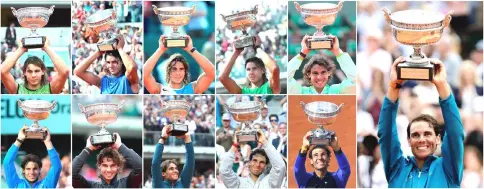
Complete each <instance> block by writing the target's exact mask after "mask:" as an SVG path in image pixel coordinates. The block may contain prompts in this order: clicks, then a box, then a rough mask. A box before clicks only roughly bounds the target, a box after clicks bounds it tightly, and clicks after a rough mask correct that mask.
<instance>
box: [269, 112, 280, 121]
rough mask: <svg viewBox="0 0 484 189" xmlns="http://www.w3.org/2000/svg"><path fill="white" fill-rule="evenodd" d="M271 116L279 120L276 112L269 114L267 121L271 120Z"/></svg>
mask: <svg viewBox="0 0 484 189" xmlns="http://www.w3.org/2000/svg"><path fill="white" fill-rule="evenodd" d="M272 117H275V118H276V119H277V121H279V116H277V115H276V114H271V115H269V121H270V120H271V118H272Z"/></svg>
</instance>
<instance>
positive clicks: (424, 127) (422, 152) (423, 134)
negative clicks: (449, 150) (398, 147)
mask: <svg viewBox="0 0 484 189" xmlns="http://www.w3.org/2000/svg"><path fill="white" fill-rule="evenodd" d="M408 143H409V144H410V146H411V147H412V153H413V155H414V156H415V158H417V159H420V160H425V158H427V157H428V156H430V155H432V154H433V153H434V152H435V150H436V149H437V145H438V144H439V143H440V136H437V135H436V134H435V131H434V128H432V126H431V125H430V124H429V123H428V122H425V121H416V122H414V123H412V125H410V138H409V139H408Z"/></svg>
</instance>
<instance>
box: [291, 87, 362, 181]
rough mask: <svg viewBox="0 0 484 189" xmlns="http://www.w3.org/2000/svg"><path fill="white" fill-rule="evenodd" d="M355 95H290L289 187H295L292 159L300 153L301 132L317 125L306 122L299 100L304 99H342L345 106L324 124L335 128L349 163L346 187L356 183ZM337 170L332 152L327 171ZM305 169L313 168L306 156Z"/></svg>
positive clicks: (307, 101) (302, 133) (339, 100)
mask: <svg viewBox="0 0 484 189" xmlns="http://www.w3.org/2000/svg"><path fill="white" fill-rule="evenodd" d="M355 99H356V97H355V96H354V95H345V96H343V95H324V96H302V95H298V96H296V95H290V96H289V107H288V110H289V117H288V134H289V151H288V155H289V159H288V161H289V162H288V164H289V167H288V175H287V176H288V177H289V188H297V184H296V180H295V177H294V169H293V168H294V161H295V160H296V156H297V154H298V153H299V149H300V148H301V145H302V138H303V136H304V135H305V134H306V133H307V132H308V131H309V130H311V129H314V128H316V126H315V125H313V124H311V123H309V121H308V120H307V117H306V114H305V113H304V111H303V109H302V107H301V105H300V104H299V102H300V101H303V102H305V103H309V102H313V101H328V102H332V103H335V104H337V105H339V104H341V103H344V104H345V105H344V107H343V109H342V110H341V112H340V113H339V114H338V116H337V118H336V122H335V123H334V124H333V125H331V126H329V127H325V128H326V129H328V130H332V131H335V132H336V135H337V136H338V140H339V145H340V147H341V149H342V150H343V152H344V153H345V155H346V157H347V158H348V161H349V162H350V166H351V175H350V178H349V180H348V183H347V184H346V187H347V188H355V187H356V100H355ZM336 170H338V163H337V162H336V158H335V157H334V154H331V162H330V164H329V168H328V171H330V172H334V171H336ZM306 171H308V172H313V171H314V169H313V168H312V167H311V164H310V161H309V159H306Z"/></svg>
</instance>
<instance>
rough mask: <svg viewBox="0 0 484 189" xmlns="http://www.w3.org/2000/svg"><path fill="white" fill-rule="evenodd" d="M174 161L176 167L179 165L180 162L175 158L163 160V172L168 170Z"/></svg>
mask: <svg viewBox="0 0 484 189" xmlns="http://www.w3.org/2000/svg"><path fill="white" fill-rule="evenodd" d="M172 163H173V164H175V166H176V167H178V163H177V162H176V160H174V159H169V160H165V161H163V163H161V172H162V173H164V172H166V170H167V169H168V166H169V165H170V164H172Z"/></svg>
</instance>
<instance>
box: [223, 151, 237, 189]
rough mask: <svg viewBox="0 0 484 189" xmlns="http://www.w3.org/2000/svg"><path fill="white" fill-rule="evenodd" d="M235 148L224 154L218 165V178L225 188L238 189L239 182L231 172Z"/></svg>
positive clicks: (232, 171)
mask: <svg viewBox="0 0 484 189" xmlns="http://www.w3.org/2000/svg"><path fill="white" fill-rule="evenodd" d="M236 150H237V148H235V147H233V146H232V148H230V150H229V151H228V152H227V153H225V154H224V156H223V158H222V159H221V163H220V169H219V171H220V177H221V178H222V181H223V183H224V185H225V187H227V188H238V187H239V185H240V180H239V177H238V176H237V174H236V173H235V172H234V170H232V165H233V163H234V160H235V151H236Z"/></svg>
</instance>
